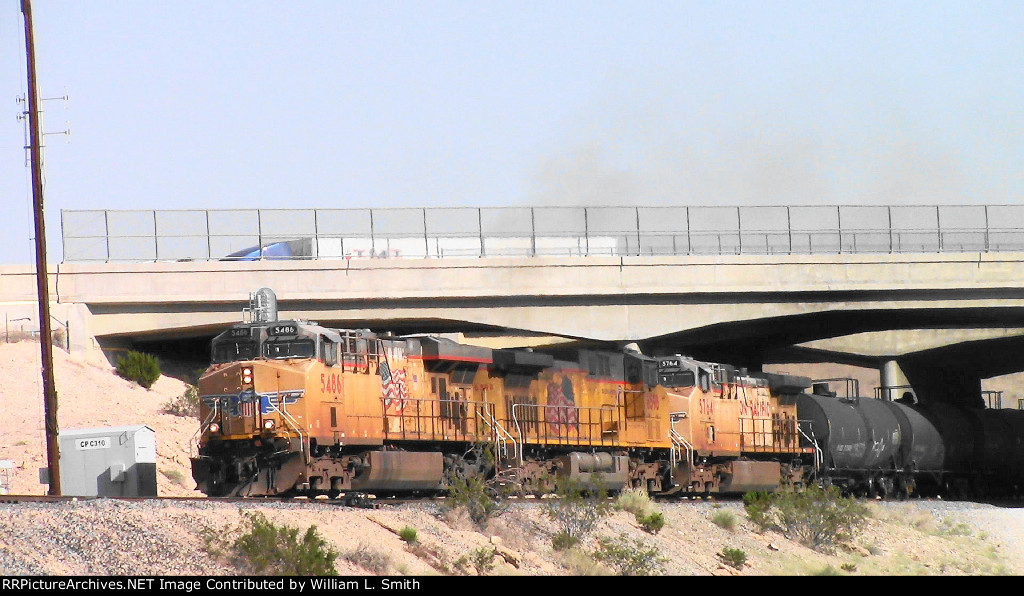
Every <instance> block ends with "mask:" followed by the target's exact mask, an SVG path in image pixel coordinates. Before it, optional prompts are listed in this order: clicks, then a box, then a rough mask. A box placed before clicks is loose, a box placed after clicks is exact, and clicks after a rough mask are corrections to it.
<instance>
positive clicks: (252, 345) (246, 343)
mask: <svg viewBox="0 0 1024 596" xmlns="http://www.w3.org/2000/svg"><path fill="white" fill-rule="evenodd" d="M257 354H258V351H257V349H256V342H254V341H250V340H241V341H240V340H236V339H229V340H226V341H221V342H217V343H215V344H213V354H212V357H213V358H212V359H213V362H214V364H220V363H222V362H238V361H240V360H252V359H254V358H256V355H257Z"/></svg>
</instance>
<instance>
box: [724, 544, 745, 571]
mask: <svg viewBox="0 0 1024 596" xmlns="http://www.w3.org/2000/svg"><path fill="white" fill-rule="evenodd" d="M718 556H719V557H720V558H721V559H722V562H724V563H725V564H726V565H729V566H730V567H735V568H736V569H743V566H744V565H746V564H747V553H746V552H744V551H743V549H741V548H732V547H731V546H727V547H725V548H723V549H722V552H720V553H718Z"/></svg>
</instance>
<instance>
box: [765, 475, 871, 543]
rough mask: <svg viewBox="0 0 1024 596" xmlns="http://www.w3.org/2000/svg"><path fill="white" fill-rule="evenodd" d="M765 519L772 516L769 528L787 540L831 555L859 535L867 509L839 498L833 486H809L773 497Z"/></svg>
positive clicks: (836, 489)
mask: <svg viewBox="0 0 1024 596" xmlns="http://www.w3.org/2000/svg"><path fill="white" fill-rule="evenodd" d="M766 515H768V516H771V518H772V525H774V526H775V527H777V528H778V529H779V530H780V531H781V532H782V533H783V534H784V535H785V536H786V537H787V538H790V539H792V540H796V541H797V542H799V543H800V544H803V545H804V546H807V547H809V548H812V549H814V550H817V551H820V552H825V553H831V552H833V551H834V550H835V547H836V546H837V545H839V544H842V543H845V542H848V541H850V540H851V539H853V537H854V536H855V535H856V534H857V532H859V531H860V529H861V528H862V527H863V525H864V521H865V518H866V517H867V507H865V506H864V505H863V504H862V503H860V502H858V501H857V500H856V499H854V498H851V497H844V496H842V495H841V494H840V492H839V489H838V488H836V487H834V486H830V487H828V488H821V487H818V486H809V487H807V488H806V489H804V490H802V491H799V492H788V491H787V492H779V493H775V494H774V495H773V497H772V499H771V508H770V509H769V511H768V512H767V513H766Z"/></svg>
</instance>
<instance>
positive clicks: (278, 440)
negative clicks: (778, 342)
mask: <svg viewBox="0 0 1024 596" xmlns="http://www.w3.org/2000/svg"><path fill="white" fill-rule="evenodd" d="M252 305H253V308H252V310H251V312H252V313H253V317H252V320H251V322H246V323H240V324H237V325H234V326H233V327H231V328H230V329H228V330H227V331H225V332H224V333H222V334H220V335H218V336H217V337H216V338H214V340H213V342H212V364H211V366H210V368H209V369H208V370H207V371H206V372H205V373H204V375H203V376H202V377H201V379H200V380H199V393H200V398H201V407H200V420H201V428H200V436H199V439H198V445H197V451H198V454H197V456H196V457H194V458H192V471H193V476H194V478H195V480H196V482H197V484H198V489H199V490H201V491H203V492H204V493H206V494H209V495H211V496H224V495H282V496H287V495H299V494H305V495H311V496H314V495H319V494H326V495H328V496H330V497H337V496H338V495H341V494H342V493H344V494H346V495H348V496H351V495H353V494H360V493H376V494H382V493H383V494H399V493H431V492H436V491H441V490H444V489H445V488H446V483H447V479H448V478H450V475H451V474H462V475H469V474H474V475H477V474H478V475H482V476H484V477H486V478H488V479H493V480H495V481H497V482H500V483H505V484H513V485H515V486H518V487H520V488H521V489H522V490H523V491H524V492H527V493H534V494H542V493H544V492H548V491H550V490H552V489H553V487H554V480H555V479H556V478H558V477H564V476H570V477H576V476H584V475H585V476H587V477H588V478H589V477H591V476H592V475H593V474H595V473H599V474H600V475H599V476H593V477H596V478H601V479H603V481H604V482H605V484H606V487H607V488H608V489H609V490H613V491H614V490H620V489H622V488H625V487H630V486H632V487H645V488H646V489H647V490H649V491H650V492H652V493H654V494H665V495H667V494H680V495H692V494H706V493H711V492H744V491H748V490H771V489H773V488H775V487H777V486H778V485H780V484H782V483H800V482H803V481H805V478H804V477H805V476H806V475H807V474H808V473H809V472H808V470H810V465H809V464H812V463H813V462H814V450H813V449H808V448H801V446H800V440H799V436H798V435H799V433H798V427H797V417H796V400H795V397H794V395H795V394H796V393H799V392H800V391H801V390H802V387H804V386H806V384H804V385H801V384H800V382H799V380H800V379H801V378H790V377H784V376H779V375H763V377H759V378H755V377H753V376H750V375H746V374H743V371H737V370H735V369H732V368H730V367H725V366H720V365H714V364H708V363H703V362H699V361H696V360H693V359H690V358H685V357H682V356H672V357H659V358H652V357H648V356H644V355H642V354H640V353H639V352H636V351H630V350H625V351H622V352H610V351H598V350H582V349H581V350H572V351H567V352H565V353H560V354H558V358H556V357H555V356H553V355H550V354H542V353H537V352H532V351H529V350H492V349H487V348H482V347H477V346H470V345H462V344H459V343H456V342H453V341H450V340H447V339H443V338H439V337H431V336H413V337H393V336H390V335H378V334H374V333H371V332H369V331H357V330H335V329H329V328H326V327H323V326H320V325H317V324H315V323H310V322H303V321H278V320H277V315H276V298H275V297H274V296H273V292H271V291H270V290H268V289H266V288H264V289H263V290H260V292H257V293H256V294H254V295H253V297H252ZM790 380H795V381H796V382H793V383H788V384H787V381H790ZM804 381H806V380H805V379H804ZM483 446H489V448H487V449H483V448H482V447H483ZM808 460H809V461H808Z"/></svg>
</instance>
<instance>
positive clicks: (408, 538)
mask: <svg viewBox="0 0 1024 596" xmlns="http://www.w3.org/2000/svg"><path fill="white" fill-rule="evenodd" d="M416 534H417V532H416V528H413V527H410V526H405V527H404V528H402V529H401V530H399V531H398V537H399V538H401V539H402V542H407V543H409V544H415V543H416Z"/></svg>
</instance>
